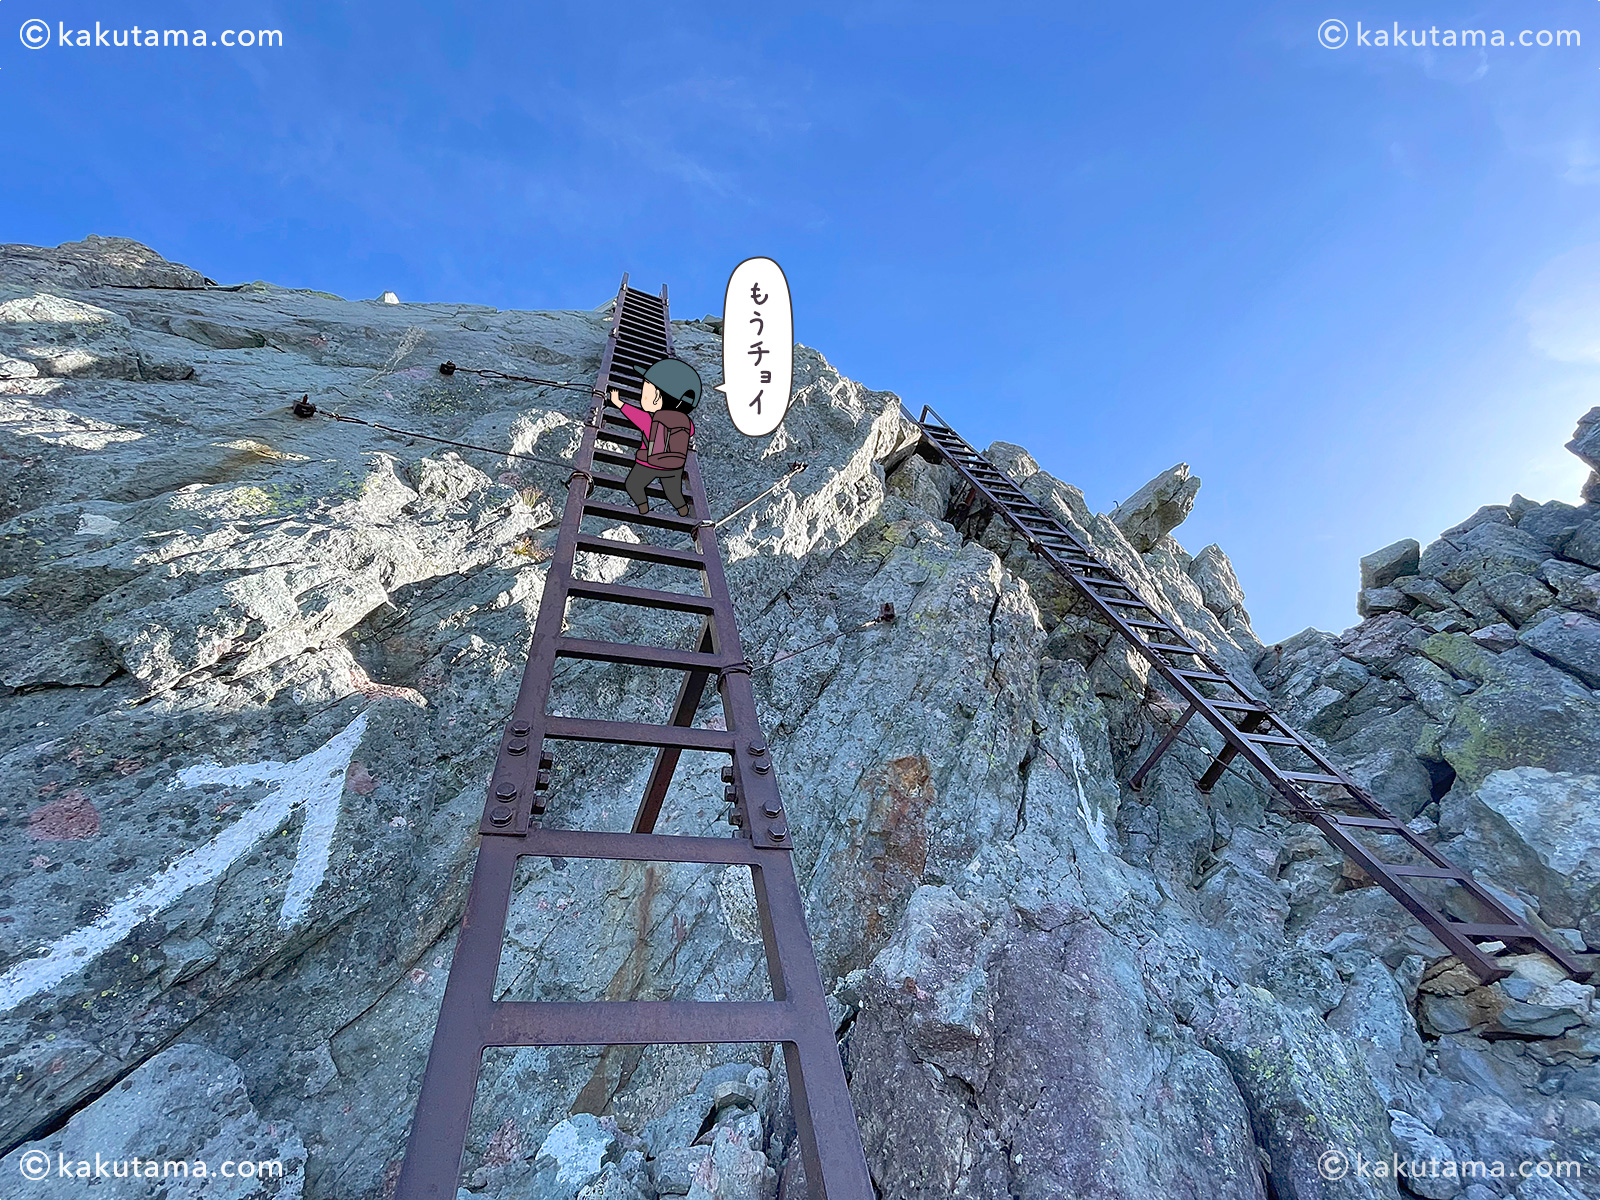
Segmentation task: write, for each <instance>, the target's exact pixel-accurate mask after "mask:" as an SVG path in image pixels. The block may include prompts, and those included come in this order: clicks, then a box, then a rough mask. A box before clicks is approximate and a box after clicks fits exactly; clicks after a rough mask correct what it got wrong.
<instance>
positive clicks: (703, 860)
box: [396, 275, 873, 1200]
mask: <svg viewBox="0 0 1600 1200" xmlns="http://www.w3.org/2000/svg"><path fill="white" fill-rule="evenodd" d="M671 352H672V323H671V320H670V317H669V314H668V307H667V289H666V288H665V287H663V288H662V289H661V294H660V296H659V297H658V296H652V295H649V294H648V293H644V292H639V291H635V290H634V289H632V288H630V287H629V286H628V278H627V276H626V275H624V276H623V278H622V286H621V287H620V289H619V290H618V292H617V299H616V303H615V305H614V307H613V314H612V322H611V331H610V334H609V336H608V337H607V339H606V345H605V350H604V353H603V356H602V358H601V361H600V371H599V376H598V380H597V389H596V390H597V395H596V398H595V404H594V408H593V411H592V412H591V414H590V417H589V422H588V424H587V426H586V427H585V429H584V432H583V439H582V443H581V446H580V449H579V452H578V456H577V460H576V470H575V471H574V472H573V475H572V479H571V480H570V482H569V485H568V490H567V501H566V508H565V510H564V512H563V515H562V520H561V529H560V532H559V534H558V536H557V539H556V545H555V551H554V555H553V557H552V559H551V561H550V567H549V573H548V575H547V576H546V578H545V585H544V594H543V597H542V599H541V601H540V605H539V615H538V619H537V622H536V624H535V627H534V634H533V644H532V647H531V648H530V651H529V655H528V665H527V669H526V672H525V674H524V675H523V679H522V687H521V690H520V692H519V694H518V697H517V701H516V705H515V707H514V709H513V710H512V713H511V716H510V719H509V720H508V721H507V723H506V730H505V734H504V736H503V737H502V738H501V742H500V752H499V757H498V758H497V760H496V762H495V768H494V773H493V775H492V776H491V778H490V784H489V799H488V803H487V804H486V806H485V809H484V814H483V819H482V823H481V824H480V826H479V832H480V833H481V835H482V840H481V842H480V845H479V850H478V860H477V866H476V869H475V871H474V873H473V877H472V885H471V890H470V892H469V893H468V896H467V906H466V912H465V914H464V915H463V917H462V921H461V931H460V934H459V937H458V940H457V943H456V950H455V956H454V958H453V960H452V962H451V965H450V976H449V980H448V981H447V983H446V985H445V993H444V998H443V1001H442V1003H441V1005H440V1010H439V1021H438V1025H437V1027H436V1029H435V1032H434V1037H433V1045H432V1049H431V1050H430V1052H429V1056H428V1065H427V1069H426V1071H425V1073H424V1075H423V1079H422V1091H421V1095H420V1096H419V1098H418V1100H417V1110H416V1115H415V1117H414V1118H413V1121H412V1125H411V1133H410V1137H409V1138H408V1140H407V1143H406V1155H405V1161H404V1164H403V1165H402V1167H401V1171H400V1178H399V1185H398V1190H397V1192H396V1198H397V1200H455V1196H456V1189H457V1187H458V1185H459V1174H460V1170H461V1156H462V1152H463V1149H464V1147H465V1144H466V1137H467V1128H468V1123H469V1121H470V1119H471V1115H472V1105H473V1101H474V1098H475V1093H476V1090H477V1083H478V1075H479V1071H480V1069H481V1062H482V1057H483V1053H484V1051H485V1050H486V1049H487V1048H489V1047H491V1046H494V1047H514V1046H646V1045H665V1044H678V1045H690V1044H707V1043H729V1042H756V1043H761V1042H767V1043H770V1042H780V1043H782V1046H783V1053H784V1063H785V1066H786V1068H787V1071H788V1077H789V1086H790V1093H791V1098H792V1104H793V1110H794V1118H795V1126H796V1131H797V1133H798V1137H799V1142H800V1150H801V1154H802V1158H803V1162H804V1166H805V1171H806V1178H807V1180H808V1181H809V1185H810V1189H811V1194H812V1196H813V1197H814V1198H815V1200H871V1198H872V1195H873V1192H872V1185H871V1183H870V1181H869V1179H868V1175H867V1167H866V1160H865V1156H864V1155H863V1153H862V1149H861V1138H860V1133H859V1131H858V1129H857V1127H856V1119H855V1111H854V1109H853V1107H852V1106H851V1102H850V1093H849V1089H848V1087H847V1086H846V1082H845V1076H844V1068H843V1066H842V1064H841V1063H840V1060H839V1052H838V1045H837V1042H836V1041H835V1036H834V1027H833V1020H832V1018H831V1016H830V1015H829V1012H828V1005H827V1000H826V996H825V994H824V992H823V987H822V977H821V974H820V972H819V970H818V967H817V962H816V955H815V951H814V949H813V947H812V944H811V937H810V934H809V932H808V931H807V929H806V921H805V911H804V906H803V903H802V900H801V894H800V888H799V884H798V883H797V882H796V879H795V874H794V865H793V862H792V859H791V851H792V848H793V847H792V838H791V837H790V833H789V828H788V824H787V822H786V820H785V816H784V809H783V801H782V800H781V798H780V797H779V795H778V781H777V773H776V771H774V770H773V766H772V759H771V756H770V755H769V753H768V750H767V745H766V741H765V739H764V738H763V736H762V733H761V727H760V724H759V722H758V720H757V716H756V706H755V694H754V691H753V690H752V687H751V677H750V664H749V663H748V662H746V661H745V659H744V654H743V651H742V649H741V647H740V641H739V631H738V627H737V625H736V623H735V620H734V610H733V602H732V600H731V599H730V597H729V594H728V583H727V579H726V576H725V575H724V572H723V564H722V558H721V555H720V554H719V552H718V549H717V542H716V530H715V527H714V526H713V525H712V524H711V522H710V520H709V510H708V508H707V506H706V495H705V487H704V484H703V482H702V480H701V478H700V467H699V463H698V461H697V458H696V455H695V454H694V453H692V452H691V453H690V455H689V458H688V462H687V464H686V466H685V473H686V476H685V485H686V486H685V489H684V494H685V498H686V499H687V501H688V503H689V504H690V506H691V508H690V516H688V517H680V516H678V515H677V514H676V513H675V512H674V511H673V510H672V509H671V508H670V507H669V508H666V509H665V510H662V511H656V512H651V513H650V514H648V515H644V516H641V515H640V514H639V513H638V511H637V510H636V509H635V508H634V507H633V506H632V504H623V505H612V504H609V503H604V502H601V501H598V500H595V499H592V498H591V496H592V495H593V493H594V491H595V489H597V488H598V489H606V490H608V491H612V492H620V491H622V490H623V482H622V479H621V477H620V476H618V475H609V474H605V473H602V472H600V471H598V470H597V469H596V468H597V467H598V466H599V465H600V464H607V465H611V466H615V467H617V468H621V469H623V470H625V469H626V468H628V467H630V466H631V465H632V463H633V455H634V452H635V451H636V450H637V448H638V446H639V435H638V432H637V430H635V429H634V427H633V426H632V425H631V424H630V423H629V422H628V421H627V420H626V418H624V417H623V416H622V415H621V414H620V413H618V412H616V411H615V410H614V409H608V408H607V406H606V404H605V400H604V398H603V397H604V393H605V392H607V391H609V390H611V389H616V390H617V391H619V392H620V393H622V395H623V397H624V398H625V399H628V400H630V401H632V402H634V403H637V402H638V400H639V396H640V385H641V383H642V380H643V374H644V371H645V370H646V369H647V368H648V367H649V365H650V364H651V363H653V362H655V361H656V360H658V359H660V358H663V357H666V356H667V355H669V354H670V353H671ZM602 441H604V442H608V443H611V444H613V445H615V446H618V447H621V448H622V452H618V451H616V450H610V449H603V448H601V447H599V446H598V445H597V443H599V442H602ZM650 494H651V495H652V496H655V497H661V496H662V493H661V492H660V485H659V484H655V483H653V484H652V485H651V493H650ZM585 517H598V518H604V519H606V520H611V521H624V522H628V523H629V524H630V525H633V526H638V527H643V528H645V529H666V530H672V531H676V532H679V533H682V534H686V535H688V536H689V537H690V538H692V539H693V542H694V545H695V550H694V551H693V552H688V551H683V550H676V549H672V548H670V547H665V546H659V545H652V544H649V543H644V544H639V543H632V542H625V541H621V540H618V539H616V538H605V537H597V536H590V535H587V534H585V533H583V532H582V530H581V526H582V523H583V520H584V518H585ZM579 551H584V552H587V553H590V554H598V555H606V556H614V557H619V558H623V559H632V560H635V561H643V562H650V563H667V564H670V565H674V566H679V567H685V568H689V569H692V570H695V571H698V572H699V573H700V574H701V577H702V581H703V592H702V593H700V594H693V593H688V592H682V593H680V592H669V591H657V590H652V589H647V588H638V587H626V586H623V585H621V584H614V583H591V582H584V581H581V580H578V579H575V578H574V577H573V557H574V555H575V554H576V553H578V552H579ZM576 597H581V598H586V599H589V600H597V601H604V602H608V603H615V604H627V605H634V606H642V607H644V608H651V609H662V610H667V611H672V612H680V613H690V614H696V615H699V616H700V617H702V618H703V622H704V623H703V625H702V630H701V634H700V640H699V642H698V647H697V649H696V650H695V651H693V652H686V651H682V650H670V649H666V648H662V647H656V646H641V645H630V644H624V643H613V642H598V641H591V640H585V639H579V638H569V637H566V636H563V621H564V618H565V614H566V608H567V601H568V599H569V598H576ZM561 658H574V659H589V660H593V661H599V662H609V663H621V664H629V665H637V666H645V667H656V668H670V669H676V670H680V671H682V672H683V673H684V678H683V684H682V686H681V688H680V689H679V692H678V697H677V700H676V702H675V704H674V706H673V710H672V716H671V719H670V721H669V723H668V724H666V725H656V724H643V723H636V722H627V721H598V720H580V719H576V718H571V717H561V716H551V715H547V708H548V706H549V700H550V692H551V684H552V680H553V675H554V671H555V666H556V662H557V660H558V659H561ZM713 677H715V678H716V680H717V685H718V688H719V691H720V693H721V698H722V708H723V715H724V724H725V725H726V729H700V728H694V727H693V724H694V716H695V711H696V709H697V708H698V706H699V704H700V700H701V698H702V696H703V694H704V692H705V689H706V687H707V685H708V684H709V683H710V681H711V679H712V678H713ZM558 741H567V742H599V743H609V744H612V745H629V746H653V747H655V748H656V758H655V764H654V766H653V768H652V770H651V773H650V777H649V782H648V784H647V786H646V788H645V792H644V796H643V799H642V800H641V801H640V804H639V808H638V812H637V814H636V816H635V818H634V821H633V828H632V831H631V832H629V833H615V832H602V831H598V830H577V829H550V828H545V827H544V826H543V825H542V823H541V822H540V818H541V816H542V815H543V813H544V811H545V792H546V791H547V790H548V788H549V785H550V771H551V769H552V764H553V758H552V751H551V750H550V749H549V748H548V747H549V745H550V744H551V743H553V742H558ZM685 750H696V751H715V752H720V753H723V754H726V755H727V756H728V757H729V760H730V762H729V765H728V766H726V767H724V768H723V771H722V777H723V780H724V782H725V783H726V785H727V788H726V799H727V800H728V801H730V802H731V803H732V805H733V812H732V815H731V816H730V820H731V821H733V822H734V824H735V829H736V830H737V832H736V833H735V834H734V835H733V836H730V837H726V838H719V837H688V836H675V835H664V834H658V833H655V832H653V830H654V828H655V824H656V819H657V817H658V815H659V813H660V811H661V803H662V800H663V799H664V798H665V796H666V794H667V788H668V785H669V784H670V783H671V781H672V775H673V772H674V771H675V769H676V768H677V765H678V759H679V757H680V755H681V754H682V753H683V751H685ZM530 855H531V856H541V857H560V858H577V859H585V858H587V859H612V860H631V861H646V862H662V863H699V864H707V865H734V866H744V867H748V868H749V869H750V871H751V873H752V877H753V883H754V890H755V898H756V905H757V909H758V911H759V915H760V921H761V934H762V939H763V944H764V947H765V950H766V961H767V974H768V978H769V980H770V982H771V986H772V995H773V997H774V999H772V1000H770V1001H756V1002H747V1001H720V1002H718V1001H683V1000H637V1001H596V1002H584V1003H574V1002H513V1001H496V1000H495V999H494V998H493V994H494V986H495V979H496V972H497V968H498V965H499V962H500V955H501V944H502V941H503V938H504V934H505V926H506V920H507V916H508V908H509V906H510V903H511V899H512V891H513V881H514V877H515V872H516V866H517V862H518V860H519V859H520V858H522V857H524V856H530Z"/></svg>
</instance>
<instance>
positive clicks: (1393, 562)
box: [1361, 538, 1422, 591]
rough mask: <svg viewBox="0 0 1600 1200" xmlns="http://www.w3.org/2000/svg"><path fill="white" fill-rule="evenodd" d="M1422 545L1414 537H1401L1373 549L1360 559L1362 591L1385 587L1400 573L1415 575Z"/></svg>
mask: <svg viewBox="0 0 1600 1200" xmlns="http://www.w3.org/2000/svg"><path fill="white" fill-rule="evenodd" d="M1421 556H1422V547H1421V546H1420V545H1418V543H1417V541H1416V539H1415V538H1402V539H1401V540H1400V541H1398V542H1394V543H1392V544H1391V545H1388V546H1385V547H1384V548H1383V549H1382V550H1374V551H1373V552H1372V553H1371V554H1368V555H1366V556H1365V557H1364V558H1362V560H1361V587H1362V590H1363V591H1368V590H1372V589H1375V588H1386V587H1388V586H1389V585H1390V584H1392V583H1393V582H1394V581H1395V580H1397V579H1399V578H1400V577H1401V576H1402V575H1415V574H1416V573H1417V563H1418V560H1419V559H1420V558H1421Z"/></svg>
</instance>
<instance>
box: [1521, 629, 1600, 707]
mask: <svg viewBox="0 0 1600 1200" xmlns="http://www.w3.org/2000/svg"><path fill="white" fill-rule="evenodd" d="M1517 640H1518V641H1519V642H1521V643H1522V644H1523V645H1524V646H1526V647H1527V648H1528V649H1529V650H1532V651H1533V652H1534V653H1535V654H1537V655H1538V656H1539V657H1540V658H1542V659H1544V660H1545V661H1546V662H1548V663H1552V664H1554V665H1555V666H1558V667H1560V668H1561V669H1562V670H1563V671H1566V672H1567V673H1568V674H1571V675H1575V676H1577V677H1578V678H1579V679H1581V680H1582V681H1583V682H1584V683H1586V684H1587V685H1588V686H1589V687H1591V688H1600V621H1597V620H1596V619H1595V618H1593V617H1589V616H1585V615H1584V614H1582V613H1575V612H1569V613H1559V614H1556V615H1554V616H1551V617H1549V618H1547V619H1546V620H1543V621H1541V622H1539V624H1537V625H1534V626H1532V627H1530V628H1527V629H1524V630H1523V631H1522V632H1521V633H1520V634H1518V635H1517Z"/></svg>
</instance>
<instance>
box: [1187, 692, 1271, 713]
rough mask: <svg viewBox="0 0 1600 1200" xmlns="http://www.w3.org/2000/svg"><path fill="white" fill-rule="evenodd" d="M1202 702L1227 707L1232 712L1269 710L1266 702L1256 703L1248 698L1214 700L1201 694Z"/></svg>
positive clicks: (1215, 706) (1262, 711)
mask: <svg viewBox="0 0 1600 1200" xmlns="http://www.w3.org/2000/svg"><path fill="white" fill-rule="evenodd" d="M1200 702H1201V703H1202V704H1209V705H1210V706H1211V707H1212V708H1225V709H1227V710H1228V711H1230V712H1246V713H1257V712H1258V713H1264V712H1267V711H1269V710H1268V708H1267V706H1266V705H1265V704H1256V703H1255V702H1253V701H1246V700H1213V699H1211V697H1209V696H1201V697H1200Z"/></svg>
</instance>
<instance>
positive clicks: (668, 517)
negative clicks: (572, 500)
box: [583, 492, 700, 533]
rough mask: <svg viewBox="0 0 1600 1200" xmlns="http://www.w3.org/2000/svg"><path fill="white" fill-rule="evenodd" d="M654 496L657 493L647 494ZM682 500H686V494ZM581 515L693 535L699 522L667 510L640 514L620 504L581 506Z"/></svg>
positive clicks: (634, 509)
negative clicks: (607, 518)
mask: <svg viewBox="0 0 1600 1200" xmlns="http://www.w3.org/2000/svg"><path fill="white" fill-rule="evenodd" d="M646 494H647V495H651V496H655V495H658V494H659V493H656V492H647V493H646ZM684 499H685V500H688V499H689V497H688V495H687V493H686V494H685V495H684ZM583 515H584V516H586V517H613V518H615V519H616V520H618V521H629V522H632V523H633V524H635V525H653V526H654V527H656V528H657V529H676V530H677V531H678V532H680V533H693V532H694V531H695V530H696V529H698V528H699V527H700V522H699V521H696V520H695V519H694V518H693V517H680V516H679V515H678V514H677V513H675V512H673V511H672V510H671V509H668V510H667V511H665V512H660V511H656V512H648V513H642V512H640V511H639V510H638V509H636V508H624V507H623V506H622V505H620V504H595V503H593V502H591V503H588V504H585V505H584V506H583Z"/></svg>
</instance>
